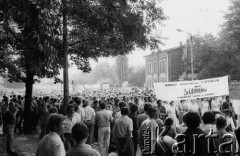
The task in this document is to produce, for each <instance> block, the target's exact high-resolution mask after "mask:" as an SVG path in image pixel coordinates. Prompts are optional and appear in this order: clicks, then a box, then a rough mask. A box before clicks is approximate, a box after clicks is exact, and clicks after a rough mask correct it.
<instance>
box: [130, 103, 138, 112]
mask: <svg viewBox="0 0 240 156" xmlns="http://www.w3.org/2000/svg"><path fill="white" fill-rule="evenodd" d="M130 111H131V113H136V112H137V111H138V106H137V105H136V104H132V105H131V106H130Z"/></svg>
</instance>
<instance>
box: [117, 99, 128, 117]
mask: <svg viewBox="0 0 240 156" xmlns="http://www.w3.org/2000/svg"><path fill="white" fill-rule="evenodd" d="M126 106H127V104H126V103H125V102H120V103H119V108H120V110H121V108H123V107H126ZM121 116H122V114H121V111H118V112H117V113H116V114H115V116H114V121H116V120H117V119H118V118H120V117H121Z"/></svg>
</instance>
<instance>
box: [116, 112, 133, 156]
mask: <svg viewBox="0 0 240 156" xmlns="http://www.w3.org/2000/svg"><path fill="white" fill-rule="evenodd" d="M121 114H122V116H121V117H120V118H118V119H117V120H116V122H115V124H114V126H113V137H114V139H115V141H116V144H117V147H118V149H117V152H118V156H133V155H134V149H133V142H132V138H131V137H132V131H133V121H132V119H130V118H129V117H128V107H123V108H121Z"/></svg>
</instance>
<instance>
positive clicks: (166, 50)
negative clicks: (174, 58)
mask: <svg viewBox="0 0 240 156" xmlns="http://www.w3.org/2000/svg"><path fill="white" fill-rule="evenodd" d="M182 47H184V45H180V46H177V47H173V48H169V49H165V50H159V51H158V52H152V53H151V54H149V55H146V56H144V58H146V57H148V56H150V55H152V54H156V53H160V52H169V51H172V50H175V49H178V48H182Z"/></svg>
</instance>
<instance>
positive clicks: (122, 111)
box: [121, 107, 128, 115]
mask: <svg viewBox="0 0 240 156" xmlns="http://www.w3.org/2000/svg"><path fill="white" fill-rule="evenodd" d="M121 114H122V115H128V107H122V108H121Z"/></svg>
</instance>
